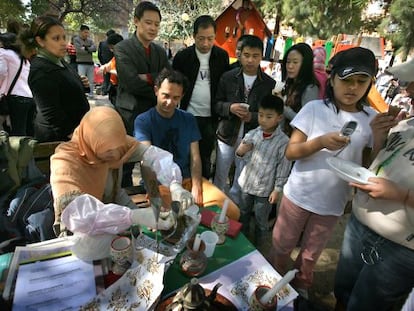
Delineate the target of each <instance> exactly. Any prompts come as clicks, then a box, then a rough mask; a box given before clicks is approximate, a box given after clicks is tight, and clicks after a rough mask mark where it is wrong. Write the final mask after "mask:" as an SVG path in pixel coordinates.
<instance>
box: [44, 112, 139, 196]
mask: <svg viewBox="0 0 414 311" xmlns="http://www.w3.org/2000/svg"><path fill="white" fill-rule="evenodd" d="M138 144H139V143H138V141H137V140H135V139H134V138H133V137H131V136H128V135H127V133H126V130H125V126H124V124H123V122H122V119H121V117H120V116H119V114H118V113H117V112H116V111H115V110H114V109H112V108H109V107H96V108H93V109H91V110H90V111H89V112H88V113H86V114H85V116H84V117H83V118H82V120H81V122H80V124H79V126H78V127H77V128H76V129H75V131H74V133H73V136H72V139H71V140H70V141H69V142H66V143H62V144H60V145H59V146H58V147H57V148H56V151H55V154H54V155H53V156H52V157H51V164H50V165H51V176H50V183H51V186H52V191H53V196H54V198H55V199H57V198H59V197H60V196H61V195H64V194H67V193H71V192H77V191H80V192H82V193H88V194H90V195H93V196H94V197H96V198H97V199H99V200H102V198H103V194H104V189H105V184H106V180H107V177H108V171H109V169H111V168H119V167H121V165H122V164H123V163H125V162H126V161H127V160H128V158H129V157H130V156H131V155H132V153H133V152H134V151H135V149H136V148H137V146H138ZM111 149H118V150H119V151H120V154H121V157H120V159H118V160H116V161H112V162H106V161H103V160H101V159H99V158H98V157H97V154H99V153H103V152H105V151H108V150H111Z"/></svg>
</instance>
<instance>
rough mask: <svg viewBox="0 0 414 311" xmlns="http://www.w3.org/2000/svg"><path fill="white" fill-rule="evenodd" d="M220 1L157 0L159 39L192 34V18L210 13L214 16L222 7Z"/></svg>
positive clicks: (172, 38)
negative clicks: (159, 26) (159, 19)
mask: <svg viewBox="0 0 414 311" xmlns="http://www.w3.org/2000/svg"><path fill="white" fill-rule="evenodd" d="M222 2H223V1H222V0H204V1H199V0H198V1H197V0H178V1H171V0H160V1H158V5H159V8H160V10H161V14H162V21H161V30H160V39H161V40H166V41H169V40H174V39H186V38H188V37H190V36H192V33H193V30H192V27H193V22H194V20H195V19H196V18H197V17H198V16H200V15H211V16H212V17H213V18H216V17H217V16H218V15H219V14H220V13H221V12H222V11H223V9H224V7H223V5H222ZM187 17H188V19H187Z"/></svg>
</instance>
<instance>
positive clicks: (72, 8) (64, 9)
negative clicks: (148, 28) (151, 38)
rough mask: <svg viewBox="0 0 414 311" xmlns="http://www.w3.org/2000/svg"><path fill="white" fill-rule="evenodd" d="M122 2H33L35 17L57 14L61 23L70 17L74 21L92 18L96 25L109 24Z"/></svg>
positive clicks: (55, 0)
mask: <svg viewBox="0 0 414 311" xmlns="http://www.w3.org/2000/svg"><path fill="white" fill-rule="evenodd" d="M119 2H120V1H113V0H32V1H31V6H32V13H33V15H36V16H37V15H42V14H45V13H49V14H55V15H56V16H57V18H58V19H59V20H60V21H64V20H65V19H66V17H67V16H68V15H75V17H74V16H72V19H75V20H76V19H78V20H79V19H87V18H90V19H91V20H93V21H96V23H104V24H106V23H108V21H110V20H111V18H110V17H111V16H114V14H116V13H117V12H119V10H120V3H119Z"/></svg>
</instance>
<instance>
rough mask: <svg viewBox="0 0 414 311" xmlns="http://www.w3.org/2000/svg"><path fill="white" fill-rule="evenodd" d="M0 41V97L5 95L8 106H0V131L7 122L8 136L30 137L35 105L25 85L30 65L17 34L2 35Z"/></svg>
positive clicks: (5, 104) (26, 84)
mask: <svg viewBox="0 0 414 311" xmlns="http://www.w3.org/2000/svg"><path fill="white" fill-rule="evenodd" d="M0 42H1V48H0V94H2V96H5V95H8V96H7V103H3V104H4V105H0V128H2V126H3V124H4V122H5V121H6V124H5V126H6V129H7V130H8V131H9V134H10V135H12V136H33V132H34V131H33V119H34V116H35V112H36V106H35V104H34V101H33V95H32V92H31V90H30V88H29V84H28V82H27V80H28V76H29V71H30V62H29V61H28V60H27V59H26V57H25V56H24V55H22V52H21V48H20V46H19V44H18V43H17V38H16V34H14V33H11V32H6V33H3V34H1V35H0ZM14 80H15V83H14V84H13V81H14Z"/></svg>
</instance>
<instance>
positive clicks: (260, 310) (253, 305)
mask: <svg viewBox="0 0 414 311" xmlns="http://www.w3.org/2000/svg"><path fill="white" fill-rule="evenodd" d="M268 290H270V287H269V286H265V285H259V286H257V287H256V289H255V290H254V292H253V294H252V295H251V296H250V299H249V310H252V311H266V310H276V307H277V296H275V297H273V299H272V300H271V302H270V303H267V304H263V303H262V302H261V301H260V299H261V298H262V297H263V296H264V294H266V293H267V291H268Z"/></svg>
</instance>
